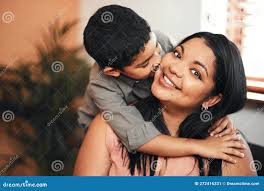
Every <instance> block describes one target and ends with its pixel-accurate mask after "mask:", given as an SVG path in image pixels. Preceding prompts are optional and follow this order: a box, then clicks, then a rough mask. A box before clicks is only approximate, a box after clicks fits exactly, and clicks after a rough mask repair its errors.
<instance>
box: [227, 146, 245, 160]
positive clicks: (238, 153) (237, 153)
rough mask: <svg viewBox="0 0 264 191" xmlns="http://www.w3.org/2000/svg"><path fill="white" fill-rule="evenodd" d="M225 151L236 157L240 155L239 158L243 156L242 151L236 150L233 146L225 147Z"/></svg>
mask: <svg viewBox="0 0 264 191" xmlns="http://www.w3.org/2000/svg"><path fill="white" fill-rule="evenodd" d="M225 153H226V154H229V155H234V156H237V157H240V158H243V157H244V156H245V154H244V153H242V152H240V151H238V150H237V149H233V148H227V149H226V150H225Z"/></svg>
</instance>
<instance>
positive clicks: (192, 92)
mask: <svg viewBox="0 0 264 191" xmlns="http://www.w3.org/2000/svg"><path fill="white" fill-rule="evenodd" d="M183 91H184V92H183V93H184V94H185V95H188V96H189V97H191V98H194V99H196V98H197V97H201V96H202V94H203V91H204V90H203V86H202V85H201V83H199V82H198V81H196V79H191V78H189V79H187V80H184V84H183Z"/></svg>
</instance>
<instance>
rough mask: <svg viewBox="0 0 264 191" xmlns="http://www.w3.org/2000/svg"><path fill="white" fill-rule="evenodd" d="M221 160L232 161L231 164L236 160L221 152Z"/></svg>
mask: <svg viewBox="0 0 264 191" xmlns="http://www.w3.org/2000/svg"><path fill="white" fill-rule="evenodd" d="M222 160H224V161H227V162H230V163H233V164H235V163H236V160H234V159H233V158H232V157H230V156H229V155H227V154H223V155H222Z"/></svg>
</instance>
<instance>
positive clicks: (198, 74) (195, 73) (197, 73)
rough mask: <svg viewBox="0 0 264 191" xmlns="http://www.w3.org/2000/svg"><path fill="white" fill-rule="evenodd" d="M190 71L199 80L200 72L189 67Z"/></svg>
mask: <svg viewBox="0 0 264 191" xmlns="http://www.w3.org/2000/svg"><path fill="white" fill-rule="evenodd" d="M191 72H192V74H193V75H194V77H195V78H197V79H199V80H201V74H200V73H199V72H198V71H196V70H194V69H191Z"/></svg>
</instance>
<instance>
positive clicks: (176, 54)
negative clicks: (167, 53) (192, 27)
mask: <svg viewBox="0 0 264 191" xmlns="http://www.w3.org/2000/svg"><path fill="white" fill-rule="evenodd" d="M174 55H175V56H176V57H177V58H181V55H180V53H179V52H178V51H177V50H175V51H174Z"/></svg>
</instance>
